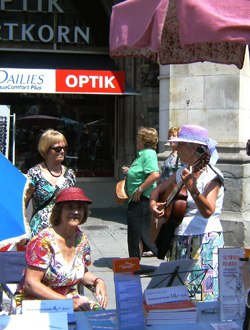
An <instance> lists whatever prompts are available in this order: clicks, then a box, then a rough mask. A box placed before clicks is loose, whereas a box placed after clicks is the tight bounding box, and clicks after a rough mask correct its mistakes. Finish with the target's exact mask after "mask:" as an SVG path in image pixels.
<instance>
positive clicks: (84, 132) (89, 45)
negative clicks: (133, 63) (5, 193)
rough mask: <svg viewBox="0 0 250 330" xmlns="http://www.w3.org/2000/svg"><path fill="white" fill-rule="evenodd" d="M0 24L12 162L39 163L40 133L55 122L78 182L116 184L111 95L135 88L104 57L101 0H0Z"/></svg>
mask: <svg viewBox="0 0 250 330" xmlns="http://www.w3.org/2000/svg"><path fill="white" fill-rule="evenodd" d="M0 25H1V26H0V28H1V30H0V44H1V51H0V104H1V105H8V106H9V107H10V112H11V114H15V116H16V126H15V128H16V136H15V150H14V152H15V166H17V167H18V168H19V169H20V170H21V171H22V172H23V173H26V172H27V170H28V169H29V168H30V167H32V166H34V165H35V164H37V163H39V162H40V161H41V158H40V156H39V154H38V152H37V144H38V141H39V137H40V135H41V134H42V132H43V131H44V130H46V129H48V128H53V129H56V130H59V131H61V132H63V134H65V136H66V138H67V141H68V145H69V148H68V151H67V156H66V159H65V163H66V165H68V166H71V167H73V168H74V169H75V171H76V175H77V184H78V185H79V186H81V183H82V182H83V181H84V180H86V181H87V182H89V180H90V179H91V182H94V180H97V181H98V178H99V180H100V178H106V180H107V181H108V180H111V181H113V184H114V181H115V179H114V178H115V166H116V164H115V159H116V155H115V153H116V132H117V129H118V123H117V112H118V107H119V105H118V101H117V95H120V96H122V95H131V94H133V93H135V91H134V90H132V88H131V87H130V86H129V85H128V84H127V83H125V74H124V72H122V71H118V69H117V67H116V65H115V63H114V61H113V60H111V59H110V57H109V49H108V37H109V17H108V15H107V12H106V11H105V6H104V5H103V1H99V0H92V1H83V2H80V1H67V0H47V1H40V0H34V1H23V0H11V1H9V0H8V1H6V0H2V1H1V10H0ZM11 136H12V135H10V143H12V141H11ZM11 151H12V149H11V148H10V153H9V159H10V160H11V159H12V155H11ZM88 179H89V180H88ZM85 186H87V185H85ZM92 189H93V188H92Z"/></svg>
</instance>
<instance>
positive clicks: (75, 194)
mask: <svg viewBox="0 0 250 330" xmlns="http://www.w3.org/2000/svg"><path fill="white" fill-rule="evenodd" d="M69 201H80V202H87V203H88V204H91V203H92V201H91V200H90V199H88V198H87V197H86V196H85V195H84V193H83V191H82V189H80V188H76V187H71V188H67V189H64V190H62V191H61V192H60V193H59V194H58V195H57V196H56V203H60V202H69Z"/></svg>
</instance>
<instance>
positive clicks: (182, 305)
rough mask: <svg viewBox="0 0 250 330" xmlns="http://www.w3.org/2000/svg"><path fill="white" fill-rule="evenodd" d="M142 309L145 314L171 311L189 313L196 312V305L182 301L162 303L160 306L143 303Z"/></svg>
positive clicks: (188, 301)
mask: <svg viewBox="0 0 250 330" xmlns="http://www.w3.org/2000/svg"><path fill="white" fill-rule="evenodd" d="M143 308H144V309H145V311H146V312H148V313H150V312H164V313H167V312H173V311H178V312H180V311H190V310H197V305H195V304H194V303H193V302H192V301H190V300H182V301H175V302H169V303H162V304H152V305H147V304H146V302H145V301H144V302H143Z"/></svg>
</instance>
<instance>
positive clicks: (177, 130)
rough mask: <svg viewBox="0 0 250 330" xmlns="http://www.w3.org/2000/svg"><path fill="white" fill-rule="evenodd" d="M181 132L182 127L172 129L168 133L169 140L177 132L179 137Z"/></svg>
mask: <svg viewBox="0 0 250 330" xmlns="http://www.w3.org/2000/svg"><path fill="white" fill-rule="evenodd" d="M180 131H181V127H175V126H173V127H171V128H170V129H169V131H168V140H169V138H170V135H171V134H172V133H174V132H177V137H178V136H179V134H180Z"/></svg>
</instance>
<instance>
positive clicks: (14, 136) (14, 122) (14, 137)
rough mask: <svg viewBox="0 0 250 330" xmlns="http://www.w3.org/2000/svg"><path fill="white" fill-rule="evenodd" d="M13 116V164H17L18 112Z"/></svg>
mask: <svg viewBox="0 0 250 330" xmlns="http://www.w3.org/2000/svg"><path fill="white" fill-rule="evenodd" d="M11 117H13V122H12V164H13V165H14V166H15V163H16V158H15V157H16V114H15V113H13V115H11Z"/></svg>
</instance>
